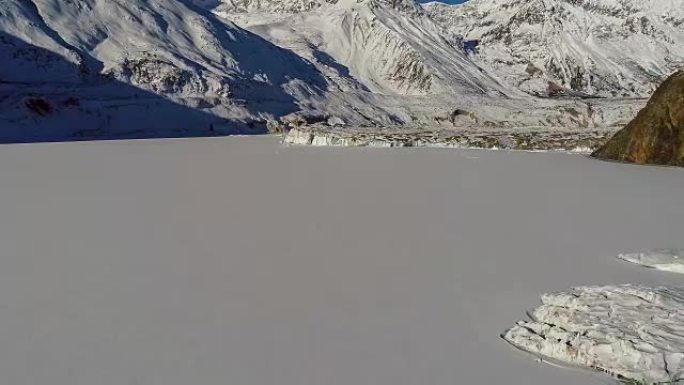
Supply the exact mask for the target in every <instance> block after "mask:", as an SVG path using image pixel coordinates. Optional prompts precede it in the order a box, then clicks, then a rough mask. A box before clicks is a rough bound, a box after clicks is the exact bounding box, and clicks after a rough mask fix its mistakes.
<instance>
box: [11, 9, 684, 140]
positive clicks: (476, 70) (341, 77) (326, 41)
mask: <svg viewBox="0 0 684 385" xmlns="http://www.w3.org/2000/svg"><path fill="white" fill-rule="evenodd" d="M502 1H504V0H502ZM505 1H509V0H505ZM545 1H547V2H558V3H559V4H561V3H562V4H565V3H564V2H563V1H562V0H553V1H552V0H545ZM603 1H607V0H603ZM480 3H482V4H481V5H477V4H480ZM472 4H473V5H472V6H471V7H470V8H467V7H460V8H459V7H450V8H444V7H436V6H432V5H429V6H426V7H423V6H422V5H420V4H417V3H415V2H414V1H413V0H402V1H391V2H390V1H384V0H362V1H351V0H340V1H319V2H317V1H313V2H304V1H285V0H268V1H252V0H245V1H241V2H226V1H218V0H212V1H204V0H166V1H158V0H155V1H149V2H144V3H141V4H137V3H136V2H111V1H104V0H75V1H69V2H61V1H56V0H31V1H19V0H6V1H4V2H3V8H2V9H0V47H2V49H1V50H0V59H2V60H1V61H0V141H2V142H31V141H54V140H79V139H115V138H127V137H129V138H140V137H173V136H214V135H225V134H240V133H265V132H267V131H268V130H271V129H272V127H274V124H275V123H276V122H278V121H280V122H283V123H285V124H287V122H291V121H303V122H308V123H312V122H319V123H320V122H325V121H327V120H329V119H334V120H335V121H338V122H343V123H344V124H345V125H346V126H348V127H368V126H375V127H381V128H382V127H384V128H391V127H400V126H410V127H414V128H416V127H417V128H422V129H424V130H427V131H429V130H435V129H445V128H448V129H454V128H455V129H458V128H464V127H472V126H479V127H481V128H487V129H491V128H492V127H494V128H501V129H502V130H510V129H513V128H515V129H519V128H523V129H525V128H538V127H543V128H544V129H545V130H547V131H549V132H551V131H554V130H558V129H567V130H573V129H575V130H581V129H585V128H588V129H592V130H593V129H598V130H611V129H614V128H615V127H619V126H621V125H624V124H625V123H626V122H628V121H629V120H630V119H631V118H633V117H634V115H635V114H636V111H638V110H639V109H640V108H641V107H643V105H644V104H645V101H646V100H645V99H644V98H645V97H647V96H649V92H650V90H651V89H652V84H654V83H656V82H658V81H660V80H661V78H662V77H664V76H666V75H667V72H668V71H670V70H674V69H675V68H678V64H677V63H679V62H678V60H679V59H678V57H679V56H678V55H679V50H678V48H677V47H679V46H680V45H681V44H679V43H678V42H679V37H680V34H681V29H682V27H681V23H679V21H678V19H677V17H675V16H676V15H677V13H674V14H673V15H674V16H673V17H674V18H673V19H671V20H670V19H667V20H666V19H664V18H665V16H664V15H665V14H667V13H668V12H670V11H672V7H668V6H664V5H663V6H659V7H652V8H650V9H648V12H647V11H639V12H642V13H643V12H646V13H647V14H648V16H649V17H650V18H651V19H654V20H656V19H657V20H659V21H658V23H656V22H655V21H654V22H653V23H654V25H655V26H657V27H658V28H660V29H656V30H655V31H656V32H653V34H648V33H646V32H648V31H646V32H644V31H642V30H641V29H640V30H638V31H636V30H635V31H633V32H629V30H626V31H627V32H624V31H623V32H624V33H627V35H628V36H627V37H628V38H627V39H625V40H624V41H623V40H620V41H619V42H614V41H612V40H611V43H610V44H612V45H611V47H612V50H611V51H610V52H622V53H624V54H625V55H629V57H630V60H640V59H639V58H640V57H642V56H644V55H640V54H639V52H635V51H634V50H630V47H633V46H639V47H646V46H649V47H651V46H653V47H656V48H654V50H653V51H652V52H651V51H649V52H648V58H649V59H648V60H652V64H653V65H652V66H651V67H653V69H645V70H644V71H645V72H644V71H641V72H640V71H637V70H635V69H634V67H635V66H634V65H632V64H630V63H631V62H626V63H625V64H624V65H622V66H618V67H616V68H620V72H619V73H618V74H616V75H615V76H617V77H618V78H620V79H623V80H624V81H622V80H621V81H608V80H606V82H605V84H603V83H601V84H599V83H598V82H594V83H591V84H590V85H591V87H594V86H596V87H598V86H599V85H600V92H597V93H596V94H598V95H601V96H610V97H607V98H599V99H595V98H587V97H588V94H589V93H592V92H590V91H592V90H593V89H586V87H584V86H583V87H584V88H583V87H579V88H578V87H574V88H573V87H572V85H568V84H566V83H568V82H569V83H573V82H574V80H573V81H569V80H568V79H566V78H567V77H564V78H562V79H557V77H556V78H554V79H556V80H555V81H557V82H558V83H559V87H560V86H562V87H561V88H562V89H560V91H562V92H555V93H553V94H544V93H542V94H539V92H536V91H535V92H532V89H531V88H529V87H527V86H525V85H523V84H522V83H520V82H518V81H515V80H514V79H512V78H511V76H513V75H511V76H509V75H510V74H509V72H511V71H513V72H516V71H518V72H519V70H520V68H519V67H520V65H523V64H520V63H517V62H516V63H512V64H511V66H508V65H499V64H497V65H493V64H492V63H493V62H492V60H494V61H496V60H498V59H492V60H490V59H489V58H490V56H488V55H486V54H485V53H486V52H485V51H486V49H488V48H489V47H490V46H491V47H492V49H495V47H498V46H497V44H499V45H500V44H502V43H500V42H498V41H494V40H493V41H491V42H488V43H487V44H485V43H484V39H483V42H482V43H481V44H480V46H479V48H478V50H480V51H478V52H480V53H481V54H478V55H475V54H474V53H473V51H472V49H471V48H469V46H468V44H469V43H468V42H467V41H465V40H464V39H470V38H471V37H468V36H470V35H469V33H470V31H466V30H464V29H463V23H465V21H463V20H462V19H461V18H457V22H454V23H452V22H451V21H450V20H451V16H453V13H454V12H461V10H463V11H464V12H465V11H466V10H468V12H469V13H467V14H468V15H471V13H472V14H473V15H477V14H478V13H477V12H480V11H482V12H485V8H486V7H485V6H486V5H487V4H489V3H486V2H484V1H480V2H479V3H478V2H473V3H472ZM535 4H536V3H535ZM554 4H555V3H554ZM668 4H669V3H668ZM476 5H477V12H475V11H473V9H475V8H473V7H476ZM514 5H515V7H518V6H519V4H517V3H516V4H512V5H511V7H513V6H514ZM546 5H547V6H548V7H551V5H549V4H546ZM555 6H556V5H554V7H555ZM515 7H514V8H512V9H513V11H511V12H513V13H514V14H518V13H516V12H517V11H515V9H517V8H515ZM551 8H553V7H551ZM575 8H577V7H575ZM575 8H573V12H575V13H574V14H573V15H583V17H586V18H590V19H591V18H592V17H594V14H595V13H596V12H597V11H596V9H595V8H591V7H589V8H587V7H584V8H582V7H579V8H577V9H575ZM599 8H600V7H599ZM553 9H555V8H553ZM600 9H603V8H600ZM639 9H641V8H639ZM630 10H632V8H630ZM471 11H472V12H471ZM514 11H515V12H514ZM473 12H475V13H473ZM602 12H603V11H602ZM630 12H631V11H630ZM635 12H636V11H635ZM599 13H600V12H599ZM670 13H672V12H670ZM540 15H541V16H540V17H545V18H548V19H549V23H548V25H549V26H551V27H553V26H556V24H554V23H556V21H555V19H553V17H555V16H554V14H553V12H551V13H548V12H547V13H541V14H540ZM621 15H622V14H617V15H612V16H610V17H611V19H610V20H611V21H612V22H615V23H618V22H619V21H620V18H621V17H622V16H621ZM638 15H641V13H639V14H638ZM509 16H510V15H509ZM628 16H629V17H632V18H633V17H636V16H634V15H632V13H628V14H626V16H625V18H627V17H628ZM488 17H490V18H498V16H496V15H490V16H488ZM606 17H608V16H606ZM500 19H501V22H502V23H503V22H506V21H508V19H507V18H504V17H503V16H502V17H501V18H500ZM516 20H518V19H516ZM591 20H594V19H591ZM597 20H598V19H597ZM601 20H602V19H601ZM616 20H617V21H616ZM630 20H631V19H630ZM649 20H650V19H649ZM599 21H600V20H599ZM597 22H598V21H597ZM625 23H626V21H625ZM618 24H619V23H618ZM516 25H517V26H518V27H519V28H522V29H524V28H523V27H524V26H522V25H518V24H516ZM535 25H536V24H535ZM543 25H545V26H546V25H547V24H543ZM620 25H622V24H620ZM649 25H650V24H649ZM74 26H78V27H74ZM447 27H449V28H447ZM457 27H458V28H457ZM490 27H491V26H490ZM661 27H662V28H661ZM666 27H667V28H666ZM459 28H460V29H459ZM482 28H484V27H482ZM492 28H493V27H492ZM501 28H504V27H503V26H502V27H501ZM525 28H526V27H525ZM530 28H531V27H530ZM545 28H547V27H545ZM549 28H550V27H549ZM577 28H579V27H577ZM615 28H617V27H615ZM644 28H645V27H644ZM653 28H656V27H653ZM649 31H651V30H650V29H649ZM473 33H474V32H473ZM483 33H484V32H483ZM521 33H522V32H521ZM592 33H594V32H592ZM630 33H631V34H630ZM663 34H665V35H667V36H670V37H671V41H670V40H667V39H665V40H663V41H662V42H661V40H662V39H664V38H663ZM461 35H463V36H461ZM514 36H518V35H514ZM521 36H522V35H521ZM524 36H527V37H526V39H528V40H529V39H532V40H531V41H532V43H531V45H530V47H537V48H535V49H537V50H538V51H539V53H538V54H535V55H537V56H544V57H546V56H549V55H547V52H546V51H544V50H543V48H544V47H547V46H550V45H551V44H552V42H547V41H546V40H543V39H542V40H539V39H537V40H535V39H536V38H535V36H536V35H534V34H532V35H530V36H531V37H530V36H528V35H524ZM545 36H546V35H545ZM573 36H574V35H573ZM620 36H623V35H620ZM651 37H653V38H654V39H655V38H657V39H660V40H658V43H657V44H656V43H653V44H651V43H652V42H651V41H650V40H648V39H649V38H651ZM538 40H539V41H538ZM554 41H555V40H554ZM623 43H624V44H626V45H625V46H624V47H623V46H621V45H620V44H623ZM661 43H662V44H661ZM553 44H555V43H553ZM540 47H541V48H540ZM496 49H497V50H498V48H496ZM580 51H581V52H579V53H577V52H576V51H573V52H574V53H576V54H577V55H580V54H581V55H583V56H581V57H585V58H586V60H587V61H590V62H596V61H600V60H599V58H596V57H595V52H594V51H591V50H580ZM496 52H499V51H496ZM562 59H563V60H565V57H563V58H562ZM520 60H523V59H520ZM525 60H527V59H525ZM530 60H531V59H530ZM558 60H561V59H558ZM567 60H568V61H571V60H578V59H577V58H576V57H574V56H572V57H571V58H570V59H567ZM601 60H603V59H601ZM606 60H608V59H605V60H604V61H606ZM610 60H612V61H611V63H612V62H616V63H618V62H620V60H621V59H620V58H612V57H611V59H610ZM644 60H646V59H644ZM523 61H524V60H523ZM497 63H498V62H497ZM521 63H522V62H521ZM535 63H536V62H535ZM564 63H565V62H564ZM664 63H665V64H664ZM547 64H548V63H547ZM535 65H536V64H535ZM544 65H546V64H544ZM539 66H541V67H543V68H544V69H547V67H549V66H550V64H549V65H546V67H544V66H543V65H542V64H539ZM651 67H649V68H651ZM562 68H563V72H562V73H563V74H565V73H566V72H568V71H570V69H566V68H565V67H562ZM592 68H593V67H592ZM600 68H603V67H600ZM587 71H588V70H586V71H585V72H584V73H587V74H588V73H589V72H587ZM630 71H632V72H630ZM513 72H511V73H513ZM516 73H517V72H516ZM532 75H533V76H532ZM532 75H530V76H532V77H533V78H534V79H536V80H535V81H534V82H536V83H534V82H533V83H534V84H537V83H539V82H541V83H544V82H545V81H546V80H549V79H550V80H553V79H551V78H549V76H548V74H541V75H540V74H536V73H535V74H532ZM538 75H539V76H538ZM515 76H517V75H515ZM554 76H555V75H554ZM563 76H565V75H563ZM583 76H584V75H583ZM587 76H589V75H587ZM591 76H594V75H591ZM601 76H603V77H604V78H605V77H606V76H605V74H604V75H601ZM585 77H586V76H585ZM594 77H595V78H598V77H599V75H596V76H594ZM547 78H548V79H547ZM646 78H648V82H646V81H645V80H644V79H646ZM582 79H584V78H582ZM649 82H650V83H649ZM527 83H529V82H527ZM527 83H526V84H527ZM541 83H540V84H541ZM580 83H581V84H583V85H586V84H585V83H586V82H585V83H582V82H580ZM530 84H532V83H530ZM544 84H545V83H544ZM573 84H574V83H573ZM563 87H566V88H563ZM635 87H636V88H635ZM597 90H598V88H597ZM556 91H558V90H556ZM531 94H534V95H538V96H533V95H531ZM455 115H458V119H454V116H455ZM276 125H277V124H276Z"/></svg>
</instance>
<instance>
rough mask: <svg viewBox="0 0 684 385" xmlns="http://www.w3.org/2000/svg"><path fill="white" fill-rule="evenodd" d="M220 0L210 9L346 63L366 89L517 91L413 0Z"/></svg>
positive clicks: (301, 50)
mask: <svg viewBox="0 0 684 385" xmlns="http://www.w3.org/2000/svg"><path fill="white" fill-rule="evenodd" d="M301 4H302V3H301V2H298V1H284V2H283V1H277V0H270V1H263V0H262V1H256V0H254V1H243V2H240V3H237V4H236V3H233V2H227V1H225V2H224V3H223V4H221V5H219V6H218V7H216V8H215V12H216V13H217V14H219V15H221V16H223V17H225V18H226V19H229V20H233V21H235V22H236V23H238V24H239V25H241V26H243V27H245V28H248V29H249V30H251V31H253V32H255V33H257V34H259V35H260V36H262V37H264V38H266V39H268V40H269V41H272V42H274V43H275V44H277V45H279V46H281V47H285V48H288V49H292V50H293V51H295V52H297V53H298V54H300V55H302V56H304V57H307V58H309V59H311V60H312V61H314V62H315V61H319V62H322V63H321V64H323V67H326V63H325V60H316V58H317V57H318V58H320V57H321V56H324V57H325V58H328V59H332V61H333V62H334V63H335V64H334V65H337V66H338V67H344V68H345V69H344V71H345V72H348V74H349V75H351V76H352V77H353V78H354V79H356V80H357V81H358V82H359V83H361V84H362V85H363V86H364V87H365V88H367V89H368V90H370V91H372V92H376V93H381V94H389V95H414V96H416V95H436V94H458V95H468V94H474V95H499V96H500V95H503V94H510V95H515V94H516V92H517V91H516V90H514V89H512V88H506V87H504V86H502V85H501V84H499V83H498V82H497V81H496V80H495V79H494V78H493V77H492V76H490V75H489V74H487V73H486V72H484V71H483V70H482V69H481V68H479V67H478V66H477V65H476V64H474V63H473V62H472V61H471V60H470V59H469V58H468V57H466V55H465V53H464V52H463V50H462V47H461V42H460V41H459V40H457V39H451V38H450V36H451V35H450V34H448V33H445V31H444V30H443V29H442V28H441V27H439V26H438V25H436V24H435V23H434V22H433V21H432V20H431V19H430V18H429V17H427V15H426V14H425V12H424V10H423V9H422V8H421V7H420V6H419V5H418V4H417V3H415V2H414V1H413V0H401V1H398V0H397V1H385V0H362V1H352V0H340V1H337V2H335V3H327V2H325V1H321V2H311V3H306V4H307V5H306V6H304V7H302V6H300V5H301Z"/></svg>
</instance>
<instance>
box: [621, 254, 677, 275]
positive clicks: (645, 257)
mask: <svg viewBox="0 0 684 385" xmlns="http://www.w3.org/2000/svg"><path fill="white" fill-rule="evenodd" d="M618 259H622V260H624V261H627V262H632V263H636V264H637V265H641V266H644V267H650V268H653V269H658V270H663V271H670V272H673V273H681V274H684V249H679V250H677V249H658V250H651V251H645V252H641V253H631V254H620V255H618Z"/></svg>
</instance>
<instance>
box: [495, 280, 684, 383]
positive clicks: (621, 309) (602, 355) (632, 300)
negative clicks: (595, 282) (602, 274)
mask: <svg viewBox="0 0 684 385" xmlns="http://www.w3.org/2000/svg"><path fill="white" fill-rule="evenodd" d="M541 300H542V305H541V306H539V307H538V308H536V309H535V310H534V311H532V312H531V314H530V317H531V320H530V321H520V322H518V323H517V324H516V325H515V326H514V327H513V328H511V329H510V330H508V331H507V332H506V333H505V334H504V335H503V338H504V339H505V340H506V341H508V342H510V343H511V344H513V345H514V346H516V347H518V348H520V349H522V350H525V351H528V352H530V353H533V354H536V355H539V356H542V357H543V358H547V359H550V360H553V361H556V362H560V363H563V364H567V365H569V366H581V367H588V368H593V369H597V370H603V371H605V372H608V373H610V374H613V375H614V376H616V377H619V378H621V379H623V380H628V381H636V382H638V383H647V384H654V383H674V382H679V381H684V289H682V288H666V287H657V288H650V287H645V286H634V285H625V286H594V287H578V288H575V289H573V290H571V291H569V292H563V293H556V294H544V295H542V297H541Z"/></svg>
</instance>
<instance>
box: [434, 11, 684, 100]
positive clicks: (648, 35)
mask: <svg viewBox="0 0 684 385" xmlns="http://www.w3.org/2000/svg"><path fill="white" fill-rule="evenodd" d="M425 8H426V9H427V10H428V13H429V14H430V16H431V17H432V18H433V19H434V20H435V21H436V22H437V23H439V24H441V25H442V26H443V27H444V28H446V29H448V30H450V31H451V32H452V33H455V34H458V35H462V36H463V37H464V39H465V47H464V48H465V50H466V51H467V52H468V53H469V54H470V55H471V56H472V57H473V58H474V59H475V58H476V59H478V60H480V62H481V63H482V65H483V66H485V67H487V68H488V69H489V70H491V71H493V72H495V73H497V74H499V75H500V76H501V78H502V79H504V80H507V81H508V82H509V83H510V84H513V85H515V86H517V87H520V88H521V89H523V90H524V91H526V92H529V93H532V94H540V95H549V94H550V95H555V94H575V95H579V96H582V94H586V95H600V96H640V97H647V96H650V94H651V93H652V92H653V90H654V89H655V88H656V87H657V85H658V84H659V83H660V82H662V81H663V80H664V79H665V78H666V77H667V76H668V75H670V74H671V73H672V72H674V71H675V70H677V69H680V68H684V7H682V3H681V1H680V0H472V1H469V2H467V3H465V4H462V5H454V6H450V5H446V4H442V3H430V4H426V5H425Z"/></svg>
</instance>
